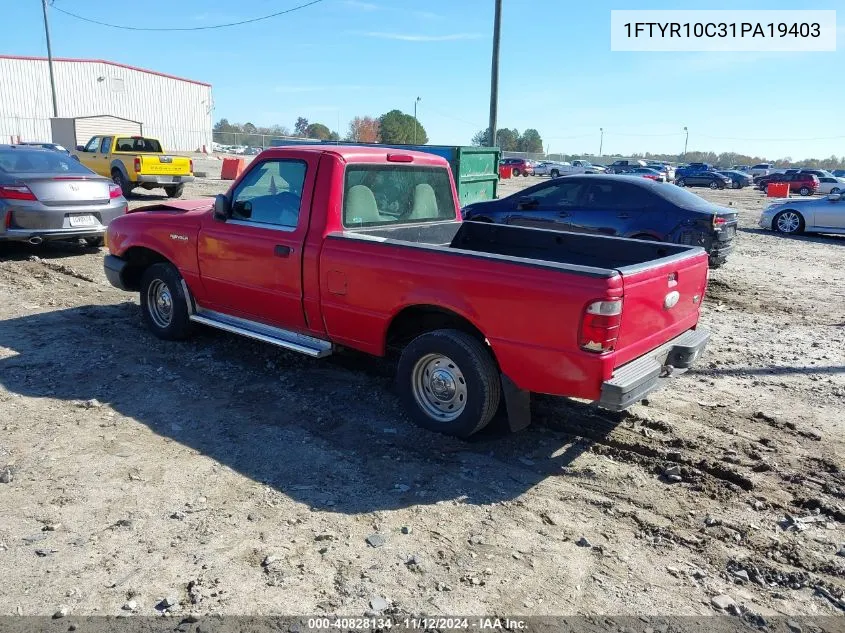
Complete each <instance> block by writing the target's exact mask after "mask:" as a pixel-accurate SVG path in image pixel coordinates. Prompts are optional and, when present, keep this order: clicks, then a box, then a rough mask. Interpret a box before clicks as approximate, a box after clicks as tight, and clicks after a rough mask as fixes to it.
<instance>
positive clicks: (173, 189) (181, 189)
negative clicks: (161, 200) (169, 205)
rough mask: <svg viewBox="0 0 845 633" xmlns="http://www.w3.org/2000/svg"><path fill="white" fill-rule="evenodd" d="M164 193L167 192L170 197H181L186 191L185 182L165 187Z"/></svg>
mask: <svg viewBox="0 0 845 633" xmlns="http://www.w3.org/2000/svg"><path fill="white" fill-rule="evenodd" d="M164 193H166V194H167V197H168V198H181V197H182V194H183V193H185V184H184V183H183V184H181V185H175V186H170V187H165V188H164Z"/></svg>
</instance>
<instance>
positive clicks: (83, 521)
mask: <svg viewBox="0 0 845 633" xmlns="http://www.w3.org/2000/svg"><path fill="white" fill-rule="evenodd" d="M533 182H536V180H535V179H534V178H526V179H519V182H518V183H516V184H514V183H513V182H511V183H508V185H507V189H513V188H514V187H518V186H524V185H527V184H530V183H533ZM224 186H225V185H223V184H221V183H219V182H216V181H201V182H198V183H195V184H193V185H191V186H190V190H189V192H188V194H187V195H190V196H198V195H210V194H213V193H217V192H219V191H221V190H222V189H223V188H224ZM699 191H700V193H701V195H702V196H704V197H706V198H708V199H710V200H713V201H714V202H718V203H721V204H729V203H730V204H732V205H733V206H734V207H736V208H737V209H738V210H739V212H740V217H741V227H742V229H741V232H740V234H739V237H738V242H739V247H738V251H737V252H735V253H734V254H733V255H732V257H731V258H730V260H729V262H728V264H727V266H726V267H724V268H723V269H720V270H718V271H715V272H714V274H713V276H712V280H711V286H710V291H709V295H708V298H707V300H706V301H705V304H704V310H703V322H704V324H705V325H706V326H707V327H709V328H711V329H712V330H713V332H714V338H713V340H712V342H711V344H710V346H709V349H708V352H707V354H706V356H705V358H704V359H703V361H702V362H701V364H700V365H699V367H698V368H697V370H695V371H694V372H691V373H689V374H687V375H685V376H683V377H681V378H680V379H678V380H676V381H674V382H673V383H672V384H671V385H670V386H668V387H667V388H666V389H664V390H662V391H659V392H657V393H655V394H654V395H653V396H652V397H650V398H649V401H648V403H647V405H646V404H644V405H637V406H635V407H634V408H633V409H632V410H631V411H630V412H628V413H627V414H622V415H613V414H608V413H603V412H601V411H598V410H596V409H593V408H590V407H587V406H584V405H581V404H578V403H575V402H571V401H567V400H562V399H553V398H540V397H537V398H535V400H534V409H535V411H534V414H535V424H534V425H533V426H532V427H531V428H529V429H528V430H526V431H524V432H522V433H520V434H517V435H513V436H509V435H505V434H503V433H502V432H501V431H499V430H497V429H496V428H493V429H491V430H490V431H489V432H485V434H484V435H483V436H481V437H479V438H477V439H476V440H474V441H472V442H469V443H464V442H460V441H457V440H452V439H448V438H444V437H440V436H437V435H433V434H429V433H426V432H424V431H421V430H418V429H416V428H415V427H413V426H411V425H410V424H409V422H408V421H407V420H406V419H405V418H404V416H403V414H402V413H401V410H400V406H399V404H398V402H397V399H396V397H395V395H394V393H393V390H392V387H391V376H392V374H391V368H390V367H389V366H386V365H385V364H384V363H381V362H378V361H374V360H371V359H367V358H364V357H361V356H357V355H352V354H349V355H342V356H337V357H332V358H330V359H327V360H323V361H312V360H309V359H306V358H303V357H300V356H297V355H293V354H289V353H286V352H283V351H280V350H276V349H274V348H272V347H268V346H264V345H261V344H258V343H252V342H249V341H246V340H244V339H240V338H237V337H235V336H233V335H227V334H224V333H218V332H215V331H210V330H209V331H201V332H200V333H199V334H198V336H196V337H195V338H194V339H193V340H191V341H190V342H187V343H183V344H177V343H165V342H162V341H159V340H157V339H155V338H153V337H152V336H151V335H150V334H148V333H147V331H146V330H145V329H144V327H143V326H142V323H141V320H140V316H139V311H138V306H137V297H136V296H134V295H128V294H124V293H121V292H119V291H117V290H115V289H113V288H111V287H110V286H109V285H108V284H107V282H106V279H105V277H104V276H103V273H102V257H103V254H104V253H103V252H97V251H92V250H83V249H81V248H76V247H72V246H70V247H56V246H49V247H39V248H35V247H29V246H13V247H10V246H5V247H3V246H0V248H2V257H0V319H2V321H0V428H2V434H0V578H2V580H3V582H2V583H0V614H15V613H21V614H26V615H32V614H52V613H53V612H55V611H56V610H57V609H59V608H60V607H65V608H66V609H67V610H68V611H69V612H70V613H71V614H75V615H83V614H101V615H116V614H119V613H121V612H122V609H123V608H124V607H126V609H127V610H133V611H134V613H137V614H145V615H154V614H156V613H158V612H161V611H163V610H164V609H165V603H173V606H171V607H169V609H170V610H171V611H181V612H196V613H224V614H248V613H260V614H287V613H289V614H302V613H321V612H340V613H345V614H350V615H360V614H363V613H364V612H366V611H368V610H371V609H376V610H378V609H384V610H385V612H388V613H415V614H420V613H429V614H445V613H464V614H483V613H491V612H495V613H501V614H506V613H507V614H579V613H580V614H583V613H608V614H617V615H619V614H637V615H643V614H648V615H654V614H674V615H683V614H688V615H692V614H710V613H714V612H715V611H714V607H713V605H712V603H711V598H713V597H716V596H721V595H727V596H729V598H730V599H732V600H733V601H735V602H736V603H737V604H738V605H741V606H740V607H739V608H738V610H742V611H745V610H746V609H747V610H750V611H751V612H755V613H761V614H804V615H825V614H837V613H839V614H841V609H842V608H843V607H845V602H841V601H840V599H841V598H842V597H843V591H845V557H843V555H845V550H840V547H841V546H842V544H843V543H845V501H843V499H845V474H843V469H845V460H843V455H845V453H843V435H842V432H843V428H845V421H843V411H845V308H843V306H844V305H845V301H843V299H845V239H843V238H841V237H840V238H836V237H806V238H794V239H790V238H784V237H781V236H778V235H775V234H772V233H767V232H763V231H760V230H758V229H756V228H755V225H756V219H757V217H758V215H759V211H760V209H761V208H762V201H763V198H762V196H761V194H760V193H758V192H756V191H748V190H745V191H741V192H733V191H726V192H710V191H706V190H699ZM154 199H155V197H154V196H145V197H144V198H143V200H136V201H134V202H133V205H138V204H143V203H144V202H149V201H151V200H154ZM672 465H677V466H678V467H679V470H677V471H674V472H679V473H680V476H681V478H682V481H680V482H677V483H672V482H670V481H669V480H668V479H667V478H666V477H665V476H664V475H663V473H664V472H665V469H666V468H667V467H671V466H672ZM669 472H670V473H671V472H673V471H669ZM368 539H369V542H368ZM838 553H839V554H841V555H838ZM163 599H164V601H165V602H164V603H162V600H163ZM724 604H725V605H726V606H727V605H728V604H729V603H724ZM126 612H127V611H125V610H124V611H123V613H126Z"/></svg>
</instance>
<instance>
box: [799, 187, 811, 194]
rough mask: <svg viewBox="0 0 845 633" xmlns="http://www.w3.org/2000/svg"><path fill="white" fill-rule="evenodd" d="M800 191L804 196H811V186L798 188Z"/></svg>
mask: <svg viewBox="0 0 845 633" xmlns="http://www.w3.org/2000/svg"><path fill="white" fill-rule="evenodd" d="M798 193H800V194H801V195H802V196H809V195H810V188H809V187H801V188H800V189H799V190H798Z"/></svg>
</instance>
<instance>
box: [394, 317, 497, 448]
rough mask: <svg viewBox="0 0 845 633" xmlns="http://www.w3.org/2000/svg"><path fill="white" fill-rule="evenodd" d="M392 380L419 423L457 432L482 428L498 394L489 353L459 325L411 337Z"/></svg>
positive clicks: (466, 434) (448, 432) (431, 428)
mask: <svg viewBox="0 0 845 633" xmlns="http://www.w3.org/2000/svg"><path fill="white" fill-rule="evenodd" d="M396 380H397V387H398V391H399V397H400V398H401V399H402V403H403V405H404V406H405V410H406V411H407V413H408V415H409V416H410V417H411V419H412V420H413V421H414V422H415V423H416V424H417V425H419V426H421V427H423V428H424V429H428V430H429V431H436V432H438V433H445V434H446V435H454V436H457V437H464V438H465V437H469V436H470V435H472V434H473V433H476V432H478V431H480V430H481V429H482V428H484V427H485V426H486V425H487V424H488V423H489V422H490V420H491V419H492V418H493V415H494V414H495V413H496V409H497V408H498V406H499V400H500V399H501V382H500V380H499V372H498V369H497V367H496V362H495V361H494V360H493V355H492V354H491V353H490V351H489V350H488V349H487V348H486V347H485V346H484V344H482V343H481V342H480V341H479V340H478V339H476V338H474V337H473V336H470V335H469V334H467V333H466V332H461V331H460V330H435V331H433V332H427V333H426V334H422V335H420V336H418V337H417V338H415V339H414V340H413V341H411V342H410V344H408V346H407V347H406V348H405V349H404V350H403V351H402V356H401V358H400V359H399V367H398V369H397V372H396Z"/></svg>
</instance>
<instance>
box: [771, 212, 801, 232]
mask: <svg viewBox="0 0 845 633" xmlns="http://www.w3.org/2000/svg"><path fill="white" fill-rule="evenodd" d="M787 214H792V215H793V216H797V218H798V222H797V224H796V223H794V222H789V223H788V222H786V219H787V217H786V216H787ZM781 219H783V220H784V221H783V222H781V221H780V220H781ZM793 226H794V227H795V228H792V227H793ZM772 229H774V230H775V231H777V232H778V233H783V234H785V235H800V234H801V233H803V232H804V216H802V215H801V214H800V213H798V212H797V211H793V210H792V209H784V210H783V211H781V212H780V213H778V214H777V215H776V216H775V217H774V218H772Z"/></svg>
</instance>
